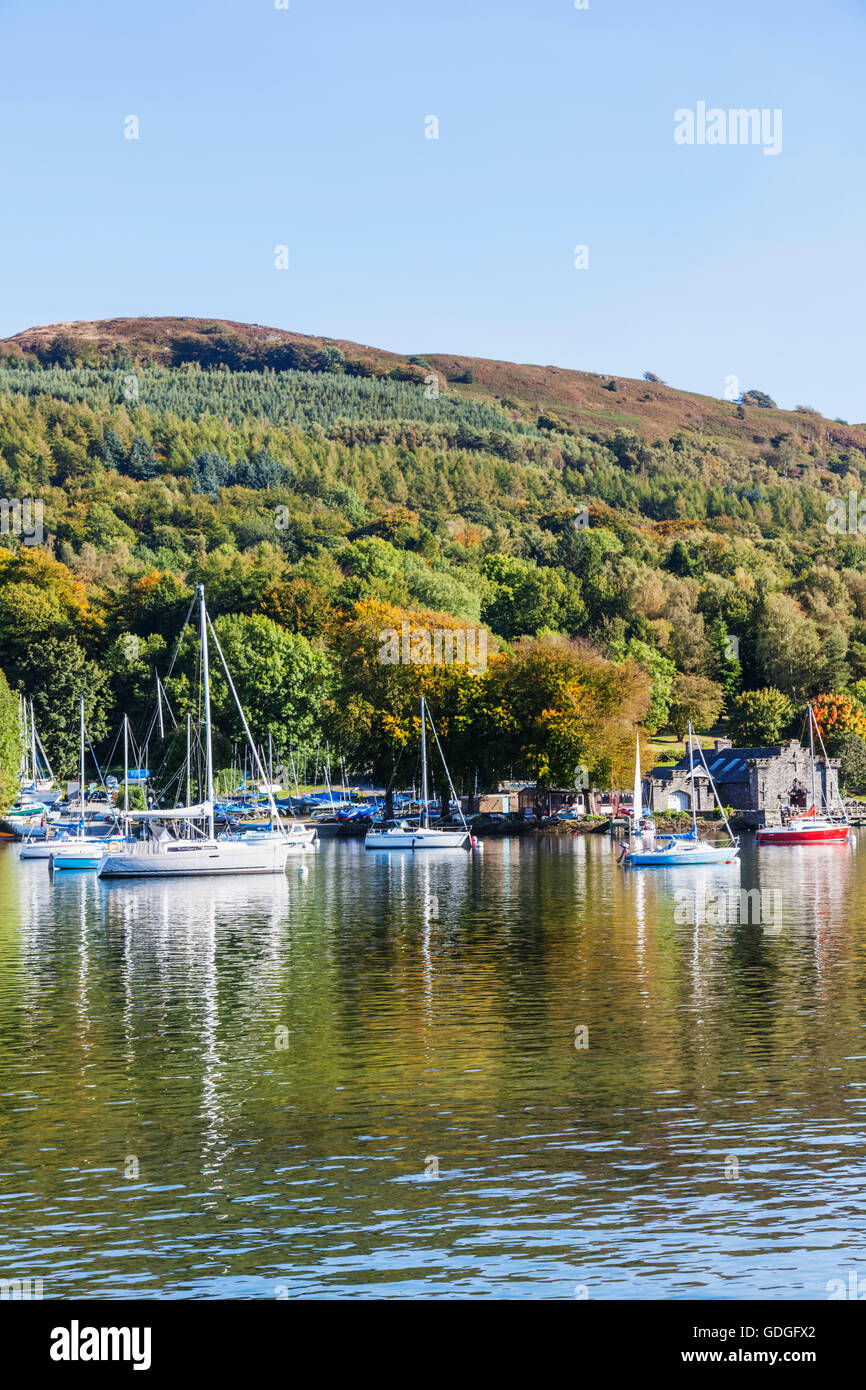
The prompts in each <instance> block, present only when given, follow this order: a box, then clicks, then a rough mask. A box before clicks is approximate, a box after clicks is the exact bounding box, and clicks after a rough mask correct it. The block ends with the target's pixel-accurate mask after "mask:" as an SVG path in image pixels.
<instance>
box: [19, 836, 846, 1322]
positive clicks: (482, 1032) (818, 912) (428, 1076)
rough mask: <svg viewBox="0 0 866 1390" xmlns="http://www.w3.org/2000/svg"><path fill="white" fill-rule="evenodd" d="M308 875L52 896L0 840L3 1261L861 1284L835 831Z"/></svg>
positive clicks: (305, 1289) (467, 1288) (139, 1277)
mask: <svg viewBox="0 0 866 1390" xmlns="http://www.w3.org/2000/svg"><path fill="white" fill-rule="evenodd" d="M856 833H857V832H855V834H856ZM864 833H866V832H864ZM861 844H863V845H864V848H866V842H862V841H861ZM304 863H305V864H306V865H307V869H308V871H307V873H306V875H305V876H302V875H301V874H299V872H298V864H297V862H295V863H293V864H291V865H290V868H289V873H288V875H287V876H286V878H285V879H284V880H275V881H269V880H251V879H246V880H245V879H238V880H236V881H233V882H228V881H226V882H222V883H218V884H213V883H209V882H207V881H201V882H195V881H190V882H188V883H186V884H177V883H175V884H171V883H168V884H145V883H142V884H125V885H124V884H114V885H111V886H109V885H101V884H99V882H98V881H97V880H96V878H95V876H94V875H92V874H89V875H81V876H74V875H68V876H66V877H65V878H64V879H62V880H61V881H58V882H57V883H56V884H52V882H51V881H50V879H49V875H48V872H47V869H46V867H45V866H44V864H40V863H38V862H37V863H30V864H27V863H25V864H19V862H18V860H17V856H16V852H15V850H14V848H11V847H4V848H3V849H2V850H0V1231H2V1252H3V1253H2V1256H0V1277H4V1278H9V1277H14V1276H18V1277H21V1278H25V1277H30V1278H38V1277H41V1278H42V1279H43V1281H44V1292H45V1297H46V1298H49V1297H85V1296H91V1297H99V1298H106V1297H124V1296H131V1295H144V1296H157V1295H161V1296H170V1297H206V1298H221V1297H264V1298H274V1297H279V1296H283V1297H285V1296H290V1297H294V1296H297V1295H303V1296H316V1295H319V1296H322V1295H324V1296H335V1295H337V1296H344V1297H345V1296H368V1297H369V1296H376V1297H382V1296H407V1295H410V1296H411V1295H425V1296H448V1295H451V1296H455V1295H456V1296H466V1295H475V1296H479V1295H480V1296H497V1297H514V1296H520V1297H527V1296H528V1297H533V1298H536V1297H562V1298H574V1296H575V1290H576V1287H577V1286H583V1287H584V1288H585V1291H586V1293H587V1294H588V1295H589V1297H591V1298H611V1297H620V1298H621V1297H626V1298H644V1297H653V1298H657V1297H673V1298H694V1297H760V1296H764V1297H766V1296H771V1297H776V1298H797V1297H806V1298H826V1297H827V1294H826V1290H825V1286H826V1283H827V1280H829V1279H832V1278H847V1274H848V1271H849V1270H851V1269H856V1270H858V1271H859V1272H861V1273H863V1272H866V1269H864V1266H866V1248H864V1245H866V1201H864V1187H866V1134H864V1106H866V1055H864V1054H866V1038H864V1021H866V910H864V909H866V853H864V852H863V851H861V852H859V853H858V846H857V844H856V842H855V844H854V845H853V846H851V847H834V846H827V847H814V848H811V849H775V850H772V849H765V850H761V851H757V850H756V849H755V848H754V847H753V846H750V845H747V847H746V849H745V851H744V855H743V863H742V866H741V867H736V866H735V867H733V868H706V869H699V868H694V869H691V870H686V869H680V870H658V869H656V870H643V871H639V870H636V871H623V870H621V869H619V868H617V867H616V865H615V862H614V849H613V848H612V846H611V842H610V841H609V840H608V839H607V838H606V837H600V836H589V837H582V838H574V839H572V838H570V837H567V838H559V839H552V838H551V839H548V840H544V841H542V842H535V841H530V840H523V841H518V840H508V841H499V842H495V841H487V842H486V843H485V844H484V847H483V851H482V852H480V853H477V854H475V855H467V854H465V853H457V854H453V855H452V854H449V855H440V856H437V857H435V858H427V859H425V858H422V857H421V856H420V855H419V856H412V855H411V854H397V853H392V854H390V855H388V854H366V855H365V853H364V850H363V847H362V846H361V845H359V844H356V843H349V844H339V845H337V844H333V843H331V844H324V845H321V846H320V847H319V849H318V850H317V851H316V852H315V854H310V855H307V856H306V859H305V860H304ZM699 884H704V885H709V886H710V888H713V887H717V888H718V887H733V888H735V889H738V888H739V887H740V886H741V884H742V886H745V887H749V888H751V887H755V886H760V887H762V888H763V889H765V890H766V889H778V890H780V892H781V894H782V898H781V903H782V908H783V918H782V922H781V927H780V929H779V930H778V931H776V932H772V931H770V932H768V931H767V930H766V929H765V928H763V927H762V926H761V925H759V924H755V925H748V924H747V925H742V926H741V925H737V924H731V925H729V924H728V923H725V924H723V925H717V924H712V925H704V926H701V927H699V928H697V929H696V928H695V926H694V925H692V924H690V922H689V921H688V920H678V919H683V918H687V917H688V916H689V915H690V911H689V909H688V906H687V904H688V901H689V898H690V894H691V893H692V892H693V891H694V890H696V889H697V887H698V885H699ZM683 889H686V890H688V891H687V892H685V893H684V894H683V895H682V896H681V897H680V898H677V897H676V891H677V890H683ZM684 903H685V904H686V906H685V907H684ZM582 1028H586V1029H588V1042H589V1046H588V1048H585V1049H584V1048H582V1047H576V1046H575V1042H576V1041H577V1042H580V1041H582V1040H583V1037H584V1035H583V1034H582V1033H580V1031H578V1032H577V1033H576V1032H575V1030H576V1029H577V1030H580V1029H582ZM437 1166H438V1176H436V1169H437ZM737 1170H738V1175H737Z"/></svg>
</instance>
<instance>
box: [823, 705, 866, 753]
mask: <svg viewBox="0 0 866 1390" xmlns="http://www.w3.org/2000/svg"><path fill="white" fill-rule="evenodd" d="M812 709H813V710H814V713H815V723H816V724H817V725H818V728H819V729H820V730H821V736H822V738H823V739H824V742H825V743H826V744H827V746H828V750H829V749H830V748H831V747H835V746H836V745H837V744H838V742H839V740H840V739H842V738H845V737H846V735H848V734H856V735H857V736H858V737H859V738H866V711H864V710H863V709H862V707H861V706H860V705H858V704H857V703H856V701H854V700H852V699H850V697H849V696H847V695H843V694H841V693H835V694H830V695H819V696H818V698H817V700H815V701H814V702H813V705H812Z"/></svg>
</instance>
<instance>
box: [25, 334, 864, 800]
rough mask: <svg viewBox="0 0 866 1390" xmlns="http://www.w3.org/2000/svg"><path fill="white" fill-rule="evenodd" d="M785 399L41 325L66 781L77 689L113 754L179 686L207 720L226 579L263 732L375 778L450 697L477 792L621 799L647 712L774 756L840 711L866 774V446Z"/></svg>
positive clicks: (31, 421) (315, 340) (36, 489)
mask: <svg viewBox="0 0 866 1390" xmlns="http://www.w3.org/2000/svg"><path fill="white" fill-rule="evenodd" d="M760 399H763V398H762V397H760V395H757V396H755V397H753V398H747V399H746V400H744V401H743V402H740V403H730V402H727V401H719V400H711V399H709V398H707V397H701V396H696V395H694V394H690V393H687V392H681V391H677V390H675V389H674V388H671V387H668V386H666V385H664V384H663V383H661V382H658V381H641V382H638V381H632V380H628V379H625V378H617V379H613V378H610V377H606V376H602V375H596V374H593V373H590V372H578V371H567V370H563V369H559V368H556V367H549V366H532V365H521V364H514V363H506V362H492V361H485V360H482V359H475V358H468V357H460V356H451V355H446V354H437V353H419V354H416V355H413V356H411V357H407V356H403V355H400V354H396V353H392V352H385V351H383V350H381V349H378V348H375V347H371V346H367V345H364V344H359V343H353V342H350V341H347V340H338V339H328V338H321V337H311V336H308V335H303V334H298V333H290V332H286V331H283V330H278V329H271V328H268V327H265V326H263V325H258V324H242V323H231V322H225V321H220V320H207V319H184V318H174V319H172V318H170V319H113V320H106V321H103V322H95V323H64V324H52V325H48V326H45V327H41V328H32V329H28V330H26V331H25V332H22V333H19V334H17V335H15V337H13V338H9V339H6V340H5V341H4V342H3V343H0V491H2V494H3V496H4V497H5V498H6V499H7V501H6V503H4V504H3V505H4V507H5V511H3V515H2V525H3V531H4V535H3V545H4V547H5V548H4V549H2V550H0V668H2V669H3V670H4V671H5V673H6V675H7V677H8V679H9V682H10V685H11V686H12V687H13V689H20V690H22V691H24V692H25V693H26V694H27V695H28V697H31V698H33V700H34V702H35V704H36V710H37V723H38V725H39V727H40V730H41V732H42V735H43V738H44V739H45V741H46V744H49V746H52V747H53V751H54V753H55V756H56V759H57V763H58V766H59V767H61V768H63V767H65V766H66V765H67V764H68V765H69V766H71V765H72V764H73V763H74V760H75V750H76V745H77V732H76V730H77V725H76V718H77V716H76V715H75V712H74V701H75V698H76V697H77V696H79V695H82V696H83V697H84V699H85V703H86V708H87V714H88V721H89V723H90V725H91V726H92V731H93V733H94V735H95V737H96V739H97V741H99V740H103V739H106V740H107V741H104V742H100V743H98V746H99V747H100V749H101V750H102V752H101V755H104V756H106V757H110V756H111V753H112V745H111V740H110V739H108V738H107V735H108V731H109V729H112V730H116V727H117V721H118V719H119V717H120V713H121V712H123V711H125V712H127V713H129V714H130V715H131V717H132V719H133V721H134V724H135V728H136V730H137V734H136V736H143V735H144V733H145V732H146V730H147V728H148V721H149V720H150V710H151V705H152V696H153V690H154V677H155V673H156V672H158V673H159V674H160V676H161V678H162V679H163V680H164V683H165V689H166V690H167V691H168V694H169V699H170V701H171V703H172V707H173V708H174V709H175V712H176V713H182V712H183V711H184V710H185V709H191V701H192V696H191V693H190V692H191V690H192V688H193V685H194V679H195V659H194V648H193V646H191V645H190V643H189V640H188V638H187V639H185V641H184V643H183V644H182V645H181V649H180V651H179V654H178V657H177V659H176V663H175V664H174V665H172V657H171V651H172V644H173V642H174V640H175V637H176V634H177V632H178V630H179V628H180V627H181V626H182V624H183V619H184V614H185V613H186V612H187V609H188V607H189V603H190V597H191V595H192V591H193V586H194V585H195V584H196V583H199V582H203V583H204V584H205V586H206V588H207V592H208V600H209V607H210V609H211V611H212V613H213V614H214V617H215V619H216V622H217V625H218V630H219V631H220V633H221V641H222V642H223V644H224V646H225V648H226V650H227V654H229V656H230V659H231V661H232V666H233V669H236V670H237V671H238V673H239V676H238V678H239V684H240V686H241V693H242V697H243V698H244V700H245V703H247V704H248V705H249V707H250V709H251V712H252V714H253V716H254V723H255V727H256V728H257V729H258V730H259V731H260V733H261V734H262V735H263V736H264V735H266V734H267V733H269V732H270V733H271V734H272V736H273V738H274V739H275V741H276V743H277V745H278V746H279V747H283V748H286V747H287V746H288V745H289V744H290V743H291V744H294V745H295V746H296V747H300V746H304V747H306V748H315V747H316V746H323V745H325V744H327V745H329V746H331V747H337V746H338V747H339V748H340V751H341V754H342V755H343V756H344V757H345V759H346V761H347V765H348V766H350V767H354V768H355V769H356V770H361V769H364V770H367V771H369V772H371V773H373V774H374V775H375V776H376V777H377V778H378V779H383V780H386V781H387V780H388V778H389V777H390V776H391V775H392V774H393V773H394V769H395V767H396V766H397V765H398V764H399V763H400V759H401V758H404V757H405V758H409V759H411V758H413V757H416V756H417V719H416V717H415V711H416V710H417V704H416V697H417V693H418V690H419V688H425V689H426V690H427V693H428V694H429V695H430V698H431V702H432V704H433V706H435V708H436V710H437V711H438V714H439V725H440V729H441V732H442V735H443V738H444V739H445V741H446V744H447V747H448V755H449V761H450V762H451V764H452V767H453V768H454V769H455V770H457V772H458V774H459V775H460V776H461V777H462V778H463V779H464V780H465V784H467V785H468V784H470V783H472V784H474V780H475V778H476V776H477V777H478V780H479V785H481V784H483V783H485V782H488V783H489V782H490V781H492V780H495V778H496V777H497V776H499V775H503V774H505V773H508V774H510V773H512V772H513V773H514V775H526V776H532V777H533V778H535V779H537V780H539V781H541V782H544V781H548V782H549V781H552V780H563V779H567V780H568V781H569V782H570V781H571V779H573V776H574V767H575V764H576V763H581V764H583V765H585V766H586V767H588V768H589V769H590V770H591V773H592V775H593V776H596V777H598V778H599V779H600V780H601V781H602V783H604V782H605V780H607V781H609V779H610V777H611V776H613V775H616V776H617V777H618V778H622V779H623V781H624V782H625V781H627V780H628V771H627V767H626V765H627V763H628V762H629V760H630V758H631V756H632V752H633V737H634V735H633V728H634V724H635V722H639V723H640V724H641V725H642V727H643V728H644V729H645V730H646V732H647V733H649V734H650V735H652V734H653V733H655V732H656V731H658V730H661V729H665V728H670V729H671V730H672V731H673V732H674V733H678V732H679V731H680V730H681V729H682V728H683V727H684V721H685V720H687V719H691V720H692V721H693V722H694V723H695V724H696V725H697V726H698V727H700V728H704V729H706V728H708V727H710V726H712V725H714V724H715V723H716V721H717V720H718V719H719V717H720V716H721V717H722V718H723V719H729V720H730V721H731V728H732V730H736V732H737V734H738V736H741V737H742V738H743V739H744V741H745V742H747V743H748V742H753V743H756V744H757V743H760V742H763V741H773V740H774V739H775V738H777V737H779V736H781V734H782V733H784V732H785V731H786V730H795V727H796V726H797V724H798V721H799V716H800V712H801V710H802V703H803V701H804V700H805V699H806V698H816V697H819V696H821V695H830V694H832V695H833V696H834V699H833V701H832V702H829V703H828V704H827V705H826V708H827V709H828V710H832V714H830V713H828V715H827V719H828V721H830V720H831V719H832V721H833V737H834V738H835V739H836V740H837V742H839V744H840V747H841V741H842V740H844V738H846V737H848V736H849V735H850V736H851V737H852V738H854V739H855V740H856V742H855V744H854V745H852V746H853V748H854V753H856V754H857V755H858V756H860V754H862V755H863V757H862V763H863V769H862V770H863V777H864V781H866V743H864V741H863V738H862V737H861V733H860V730H861V724H862V729H863V730H864V731H866V716H864V714H863V711H862V708H861V706H862V704H863V702H864V700H866V544H864V536H863V531H864V530H866V518H864V519H863V521H862V524H861V521H860V517H859V514H857V513H856V510H855V514H854V515H853V517H852V515H851V513H850V511H849V506H848V500H849V497H850V495H851V494H852V493H853V494H855V497H859V496H860V495H861V494H862V493H863V489H864V486H866V431H864V430H863V429H862V428H855V427H850V426H846V425H843V424H840V423H838V422H834V421H828V420H826V419H824V418H823V417H822V416H820V415H819V414H818V413H817V412H815V411H811V410H806V409H798V410H796V411H787V412H786V411H781V410H777V409H775V408H774V407H773V406H772V405H771V404H769V405H768V404H766V403H765V404H763V405H762V404H757V403H755V402H756V401H758V400H760ZM10 499H18V500H17V502H14V501H10ZM16 508H17V511H16V510H15V509H16ZM864 510H866V509H864ZM404 624H408V625H409V629H411V630H412V631H413V632H414V631H415V630H416V629H418V630H420V631H421V632H422V633H423V632H424V631H428V630H430V629H433V628H435V629H441V630H442V631H447V630H448V629H449V628H451V629H455V630H457V631H459V632H462V633H463V634H464V635H465V634H466V633H467V631H468V630H470V629H471V630H472V632H473V633H475V634H476V635H477V631H478V629H479V628H483V629H484V632H485V634H486V635H485V643H486V644H487V645H486V646H485V650H488V649H489V652H490V654H491V655H490V662H489V666H488V665H487V664H485V665H484V668H483V670H479V669H472V670H468V669H467V667H466V666H465V665H464V666H462V667H460V668H459V669H458V667H456V666H449V667H448V668H447V669H443V668H442V667H441V666H436V664H435V662H432V663H431V661H429V660H428V659H427V658H423V659H422V658H421V657H419V658H418V660H417V661H416V660H415V659H412V660H410V661H409V662H408V664H407V663H405V662H403V661H401V662H399V663H398V664H396V665H393V666H388V665H386V664H383V661H382V658H381V657H380V656H379V655H378V652H379V650H380V644H381V642H382V640H383V639H382V638H381V634H382V633H383V632H401V631H403V630H404V628H403V625H404ZM488 639H489V641H488ZM466 645H467V648H468V639H467V642H466ZM418 650H419V651H423V650H424V648H423V643H422V646H421V647H419V649H418ZM473 650H477V648H476V647H475V646H473ZM217 684H219V678H218V676H217ZM765 691H766V692H768V693H762V692H765ZM217 696H218V704H219V701H220V699H221V698H222V697H221V696H220V694H219V691H218V692H217ZM822 707H823V706H822ZM840 711H841V713H840ZM221 713H222V716H223V717H224V719H225V720H226V721H230V720H231V713H230V710H229V708H228V705H227V704H226V705H225V706H224V708H222V709H221ZM829 732H830V728H829V723H828V733H829ZM861 744H863V748H862V749H861V748H860V745H861ZM849 752H850V750H849ZM854 753H851V754H850V757H849V762H848V766H849V770H850V769H851V768H853V767H854V766H855V764H856V758H855V756H854ZM166 757H168V753H166ZM169 762H170V759H169Z"/></svg>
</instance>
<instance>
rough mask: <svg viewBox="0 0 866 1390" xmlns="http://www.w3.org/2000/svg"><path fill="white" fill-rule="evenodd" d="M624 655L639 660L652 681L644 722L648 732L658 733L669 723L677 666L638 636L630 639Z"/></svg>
mask: <svg viewBox="0 0 866 1390" xmlns="http://www.w3.org/2000/svg"><path fill="white" fill-rule="evenodd" d="M624 655H625V656H626V657H627V658H629V659H630V660H632V661H637V662H639V663H640V665H641V666H642V667H643V668H644V670H645V671H646V672H647V674H648V675H649V677H650V680H651V681H652V695H651V698H650V702H649V707H648V709H647V712H646V716H645V718H644V721H643V723H644V728H645V729H646V731H647V733H648V734H650V735H652V734H656V733H658V731H659V729H663V728H665V726H666V725H667V723H668V719H669V716H670V705H671V696H672V693H673V684H674V677H675V675H676V673H677V668H676V666H675V665H674V663H673V662H672V661H671V660H670V659H669V658H668V657H666V656H663V655H662V653H661V652H660V651H658V649H657V648H656V647H651V646H650V645H649V643H648V642H642V641H641V640H640V638H638V637H631V638H630V639H629V641H628V642H627V643H626V645H625V649H624Z"/></svg>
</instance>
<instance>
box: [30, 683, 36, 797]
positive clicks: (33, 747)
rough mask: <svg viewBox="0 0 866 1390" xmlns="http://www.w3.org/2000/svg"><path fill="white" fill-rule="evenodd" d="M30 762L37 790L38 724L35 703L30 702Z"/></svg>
mask: <svg viewBox="0 0 866 1390" xmlns="http://www.w3.org/2000/svg"><path fill="white" fill-rule="evenodd" d="M30 762H31V766H32V768H33V790H34V791H35V790H36V783H37V780H38V773H37V770H36V724H35V723H34V720H33V701H32V700H31V701H30Z"/></svg>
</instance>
